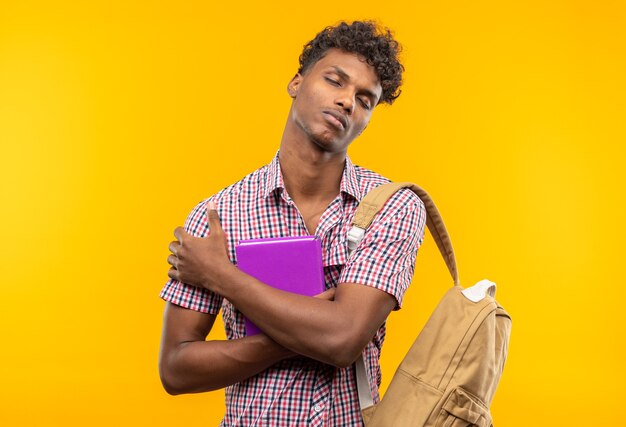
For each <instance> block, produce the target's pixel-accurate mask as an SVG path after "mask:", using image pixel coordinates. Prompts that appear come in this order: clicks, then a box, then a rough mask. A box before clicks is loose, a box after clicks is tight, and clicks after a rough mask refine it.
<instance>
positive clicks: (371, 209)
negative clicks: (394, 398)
mask: <svg viewBox="0 0 626 427" xmlns="http://www.w3.org/2000/svg"><path fill="white" fill-rule="evenodd" d="M401 188H410V189H411V190H413V192H414V193H415V194H417V196H418V197H419V198H420V199H421V200H422V202H424V206H425V207H426V226H427V227H428V230H430V234H432V236H433V239H435V242H436V243H437V247H438V248H439V252H440V253H441V256H442V257H443V259H444V261H445V262H446V265H447V266H448V270H449V271H450V275H452V280H453V281H454V284H455V285H459V272H458V270H457V267H456V258H455V257H454V250H453V249H452V242H451V240H450V235H448V231H447V230H446V226H445V225H444V223H443V219H442V218H441V215H440V214H439V210H438V209H437V206H435V202H433V200H432V199H431V198H430V196H429V195H428V193H427V192H426V191H425V190H424V189H423V188H421V187H420V186H418V185H416V184H413V183H411V182H390V183H388V184H383V185H379V186H378V187H376V188H374V189H373V190H371V191H370V192H369V193H367V194H366V195H365V197H364V198H363V200H361V202H360V203H359V207H358V208H357V210H356V212H355V214H354V219H353V220H352V228H351V229H350V231H349V232H348V252H349V253H350V254H351V253H352V252H354V250H355V249H356V247H357V246H358V245H359V243H360V242H361V240H363V237H364V236H365V230H367V228H368V227H369V226H370V224H371V223H372V221H373V220H374V217H375V216H376V214H377V213H378V212H379V211H380V210H381V209H382V208H383V206H384V205H385V203H387V200H389V198H390V197H391V196H392V195H394V194H395V193H396V192H397V191H398V190H399V189H401ZM355 374H356V383H357V393H358V395H359V406H360V407H361V410H363V409H365V408H367V407H369V406H372V405H373V404H374V402H373V400H372V395H371V393H370V384H369V379H368V377H367V373H366V372H365V364H364V360H363V355H361V357H359V358H358V359H357V361H356V362H355Z"/></svg>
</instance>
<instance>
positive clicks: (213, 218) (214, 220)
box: [206, 201, 222, 231]
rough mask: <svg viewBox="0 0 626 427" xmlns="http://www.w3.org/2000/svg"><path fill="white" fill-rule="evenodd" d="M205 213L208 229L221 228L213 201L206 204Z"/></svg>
mask: <svg viewBox="0 0 626 427" xmlns="http://www.w3.org/2000/svg"><path fill="white" fill-rule="evenodd" d="M206 215H207V219H208V221H209V229H210V230H211V231H213V230H221V229H222V225H221V224H220V216H219V215H218V213H217V208H216V207H215V202H213V201H210V202H209V203H207V205H206Z"/></svg>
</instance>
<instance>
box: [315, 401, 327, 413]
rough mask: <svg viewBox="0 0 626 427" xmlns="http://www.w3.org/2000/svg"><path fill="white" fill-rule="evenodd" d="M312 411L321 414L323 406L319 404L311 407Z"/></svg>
mask: <svg viewBox="0 0 626 427" xmlns="http://www.w3.org/2000/svg"><path fill="white" fill-rule="evenodd" d="M313 409H314V410H315V412H321V411H322V410H323V409H324V405H323V404H321V403H318V404H317V405H315V406H314V407H313Z"/></svg>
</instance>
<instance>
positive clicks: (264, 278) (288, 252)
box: [235, 236, 325, 335]
mask: <svg viewBox="0 0 626 427" xmlns="http://www.w3.org/2000/svg"><path fill="white" fill-rule="evenodd" d="M235 252H236V254H237V267H238V268H239V269H240V270H241V271H243V272H244V273H247V274H249V275H251V276H253V277H254V278H256V279H258V280H260V281H261V282H263V283H265V284H267V285H269V286H272V287H274V288H276V289H280V290H282V291H287V292H293V293H296V294H300V295H306V296H315V295H318V294H320V293H322V292H324V290H325V285H324V264H323V261H322V244H321V242H320V240H319V238H317V236H297V237H276V238H267V239H250V240H242V241H240V242H239V245H238V246H237V247H236V248H235ZM245 321H246V335H256V334H258V333H259V332H261V330H260V329H259V328H257V327H256V325H254V323H252V322H251V321H250V320H248V319H247V318H246V319H245Z"/></svg>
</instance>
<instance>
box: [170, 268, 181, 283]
mask: <svg viewBox="0 0 626 427" xmlns="http://www.w3.org/2000/svg"><path fill="white" fill-rule="evenodd" d="M167 276H168V277H169V278H170V279H174V280H178V277H179V276H178V270H176V269H175V268H173V267H172V268H170V270H169V271H168V272H167Z"/></svg>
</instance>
